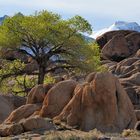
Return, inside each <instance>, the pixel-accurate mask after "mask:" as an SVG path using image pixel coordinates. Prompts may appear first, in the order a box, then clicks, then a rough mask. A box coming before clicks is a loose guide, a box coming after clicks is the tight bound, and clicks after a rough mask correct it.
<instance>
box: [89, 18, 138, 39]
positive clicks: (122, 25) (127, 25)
mask: <svg viewBox="0 0 140 140" xmlns="http://www.w3.org/2000/svg"><path fill="white" fill-rule="evenodd" d="M117 30H132V31H137V32H140V25H139V24H138V23H137V22H125V21H116V22H115V23H114V24H112V25H111V26H109V27H107V28H104V29H101V30H99V31H95V32H94V33H93V34H92V35H91V37H92V38H94V39H96V38H97V37H99V36H101V35H103V34H104V33H106V32H110V31H117Z"/></svg>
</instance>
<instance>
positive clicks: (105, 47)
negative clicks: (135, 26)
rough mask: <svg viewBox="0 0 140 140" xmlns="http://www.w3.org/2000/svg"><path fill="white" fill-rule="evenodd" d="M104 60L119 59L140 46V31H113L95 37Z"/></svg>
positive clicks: (133, 52)
mask: <svg viewBox="0 0 140 140" xmlns="http://www.w3.org/2000/svg"><path fill="white" fill-rule="evenodd" d="M96 41H97V43H98V44H99V46H100V48H101V49H102V50H101V54H102V55H101V57H102V59H104V60H111V61H117V62H119V61H121V60H123V59H125V58H127V57H129V56H131V55H133V54H135V53H136V51H137V50H138V49H139V48H140V33H138V32H135V31H123V30H120V31H113V32H108V33H105V34H104V35H102V36H100V37H99V38H97V39H96Z"/></svg>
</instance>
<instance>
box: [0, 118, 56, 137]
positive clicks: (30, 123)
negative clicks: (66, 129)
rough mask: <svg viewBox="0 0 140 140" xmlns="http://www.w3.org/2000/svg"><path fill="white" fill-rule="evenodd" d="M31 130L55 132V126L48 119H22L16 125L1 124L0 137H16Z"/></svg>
mask: <svg viewBox="0 0 140 140" xmlns="http://www.w3.org/2000/svg"><path fill="white" fill-rule="evenodd" d="M32 130H46V131H47V130H49V131H50V130H56V126H55V125H54V124H53V123H52V121H51V120H50V119H48V118H41V117H39V116H34V117H29V118H27V119H23V120H21V121H20V122H18V123H10V124H7V123H3V124H1V125H0V136H2V137H6V136H10V135H18V134H21V133H23V132H27V131H32Z"/></svg>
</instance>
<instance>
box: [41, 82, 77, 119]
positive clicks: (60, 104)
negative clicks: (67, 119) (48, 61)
mask: <svg viewBox="0 0 140 140" xmlns="http://www.w3.org/2000/svg"><path fill="white" fill-rule="evenodd" d="M76 85H77V82H75V81H74V80H65V81H62V82H59V83H57V84H56V85H54V86H53V87H52V88H51V89H50V90H49V91H48V93H47V95H46V97H45V99H44V102H43V107H42V109H41V111H40V116H42V117H49V118H53V117H55V116H56V115H58V114H59V113H60V112H61V111H62V109H63V108H64V107H65V105H66V104H67V103H68V102H69V101H70V100H71V98H72V97H73V92H74V89H75V87H76Z"/></svg>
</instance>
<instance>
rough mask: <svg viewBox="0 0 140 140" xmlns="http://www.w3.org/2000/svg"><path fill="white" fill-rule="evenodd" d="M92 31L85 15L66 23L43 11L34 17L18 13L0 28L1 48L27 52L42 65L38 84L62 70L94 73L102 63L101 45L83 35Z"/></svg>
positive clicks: (39, 66) (75, 17)
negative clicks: (88, 40) (47, 76)
mask: <svg viewBox="0 0 140 140" xmlns="http://www.w3.org/2000/svg"><path fill="white" fill-rule="evenodd" d="M85 33H86V34H91V33H92V28H91V25H90V24H89V23H88V21H87V20H85V19H84V18H82V17H81V16H74V17H72V18H70V19H68V20H64V19H62V18H61V16H60V15H58V14H55V13H52V12H48V11H41V12H36V13H35V14H34V15H30V16H24V15H22V14H16V15H14V16H13V17H8V18H6V19H5V21H4V22H3V24H2V25H1V26H0V49H3V48H9V49H11V50H17V51H19V52H22V53H25V54H26V55H28V56H30V57H31V58H32V59H33V60H35V61H36V62H37V64H38V68H39V70H38V84H42V83H43V81H44V77H45V74H46V73H48V72H53V71H55V70H57V69H59V68H62V69H79V70H81V71H82V70H83V71H93V70H94V69H96V68H97V65H98V64H99V63H100V62H99V59H100V58H99V50H98V46H97V45H94V44H91V43H88V42H87V41H86V40H85V38H84V35H83V34H85Z"/></svg>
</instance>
